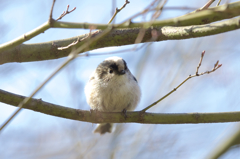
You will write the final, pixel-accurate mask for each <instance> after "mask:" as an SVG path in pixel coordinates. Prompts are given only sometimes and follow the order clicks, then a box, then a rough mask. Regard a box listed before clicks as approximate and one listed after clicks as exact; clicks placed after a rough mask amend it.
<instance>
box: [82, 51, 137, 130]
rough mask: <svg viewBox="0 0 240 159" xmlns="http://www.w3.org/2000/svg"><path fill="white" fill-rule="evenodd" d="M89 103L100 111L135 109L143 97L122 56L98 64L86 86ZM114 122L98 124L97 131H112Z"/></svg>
mask: <svg viewBox="0 0 240 159" xmlns="http://www.w3.org/2000/svg"><path fill="white" fill-rule="evenodd" d="M85 94H86V98H87V103H88V104H89V105H90V107H91V108H92V109H93V110H97V111H100V112H121V111H123V110H134V109H135V108H136V106H137V105H138V103H139V101H140V98H141V90H140V87H139V85H138V82H137V80H136V78H135V77H134V76H133V75H132V73H131V72H130V70H129V69H128V67H127V63H126V62H125V60H123V59H122V58H120V57H116V56H115V57H109V58H107V59H105V60H104V61H103V62H102V63H100V64H99V65H98V67H97V68H96V70H95V71H94V72H93V74H92V75H91V77H90V79H89V81H88V83H87V85H86V87H85ZM112 127H113V124H112V123H101V124H98V126H97V128H96V129H95V131H94V132H95V133H100V134H105V133H106V132H109V133H111V132H112Z"/></svg>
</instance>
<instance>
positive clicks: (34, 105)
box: [0, 90, 240, 124]
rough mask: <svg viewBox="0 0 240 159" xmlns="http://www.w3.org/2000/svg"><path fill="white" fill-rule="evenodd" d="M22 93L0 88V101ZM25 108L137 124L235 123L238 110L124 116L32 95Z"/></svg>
mask: <svg viewBox="0 0 240 159" xmlns="http://www.w3.org/2000/svg"><path fill="white" fill-rule="evenodd" d="M24 98H26V97H25V96H20V95H17V94H13V93H10V92H6V91H3V90H0V101H1V102H3V103H6V104H10V105H13V106H17V105H18V103H19V102H21V101H22V100H23V99H24ZM24 108H25V109H29V110H33V111H35V112H40V113H44V114H48V115H52V116H56V117H61V118H66V119H72V120H77V121H83V122H89V123H141V124H186V123H188V124H189V123H191V124H193V123H222V122H239V121H240V111H235V112H217V113H172V114H171V113H147V112H145V113H142V112H141V111H134V112H130V111H127V112H126V115H127V118H125V116H124V115H123V113H122V112H114V113H106V112H95V111H92V112H90V111H87V110H80V109H73V108H71V106H68V107H64V106H61V105H56V104H52V103H47V102H44V101H42V100H41V99H34V98H32V99H31V100H30V101H29V103H28V104H26V105H25V106H24Z"/></svg>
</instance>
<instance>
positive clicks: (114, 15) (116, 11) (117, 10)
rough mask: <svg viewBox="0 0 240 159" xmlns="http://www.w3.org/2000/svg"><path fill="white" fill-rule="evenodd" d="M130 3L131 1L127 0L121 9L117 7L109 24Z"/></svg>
mask: <svg viewBox="0 0 240 159" xmlns="http://www.w3.org/2000/svg"><path fill="white" fill-rule="evenodd" d="M128 3H130V2H129V1H128V0H125V3H124V4H123V6H122V7H121V8H120V9H118V8H116V10H115V13H114V14H113V16H112V18H111V19H110V20H109V22H108V24H110V23H111V22H112V21H113V19H114V18H115V17H116V15H117V14H118V13H119V12H120V11H121V10H122V9H123V8H125V7H126V5H127V4H128Z"/></svg>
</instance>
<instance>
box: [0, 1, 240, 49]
mask: <svg viewBox="0 0 240 159" xmlns="http://www.w3.org/2000/svg"><path fill="white" fill-rule="evenodd" d="M141 14H142V13H139V14H137V15H141ZM137 15H135V16H133V17H130V18H129V19H130V21H129V20H126V22H124V23H122V24H120V25H119V24H114V25H108V24H90V23H69V22H59V21H56V20H53V19H52V20H51V24H49V22H46V23H44V24H43V25H41V26H40V27H38V28H36V29H34V30H32V31H30V32H28V33H26V34H24V35H22V36H20V37H18V38H16V39H14V40H12V41H10V42H7V43H4V44H1V45H0V53H1V52H3V51H4V50H7V49H10V48H13V47H15V46H17V45H19V44H22V43H23V42H25V41H27V40H29V39H31V38H33V37H35V36H36V35H38V34H40V33H43V32H44V31H45V30H47V29H49V28H50V27H53V28H84V29H89V28H92V27H94V28H97V29H106V28H107V27H109V26H112V27H114V28H115V29H117V28H136V27H141V26H146V25H147V26H148V25H149V24H151V26H153V27H160V26H189V25H201V24H208V23H211V22H216V21H219V20H223V19H228V18H232V17H235V16H238V15H240V2H234V3H230V4H228V5H227V7H226V5H222V6H217V7H213V8H209V9H207V10H203V11H199V12H196V13H189V14H186V15H184V16H180V17H177V18H172V19H167V20H162V21H154V22H152V21H151V22H145V23H132V22H131V19H133V18H134V17H136V16H137ZM64 46H66V45H64Z"/></svg>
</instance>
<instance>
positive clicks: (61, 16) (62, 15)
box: [56, 5, 76, 20]
mask: <svg viewBox="0 0 240 159" xmlns="http://www.w3.org/2000/svg"><path fill="white" fill-rule="evenodd" d="M68 9H69V5H67V9H66V11H64V12H63V13H62V14H61V15H60V16H59V17H58V18H57V19H56V20H60V19H62V18H63V17H64V16H65V15H67V14H69V13H71V12H73V11H74V10H75V9H76V7H74V8H73V9H72V10H70V11H68Z"/></svg>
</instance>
